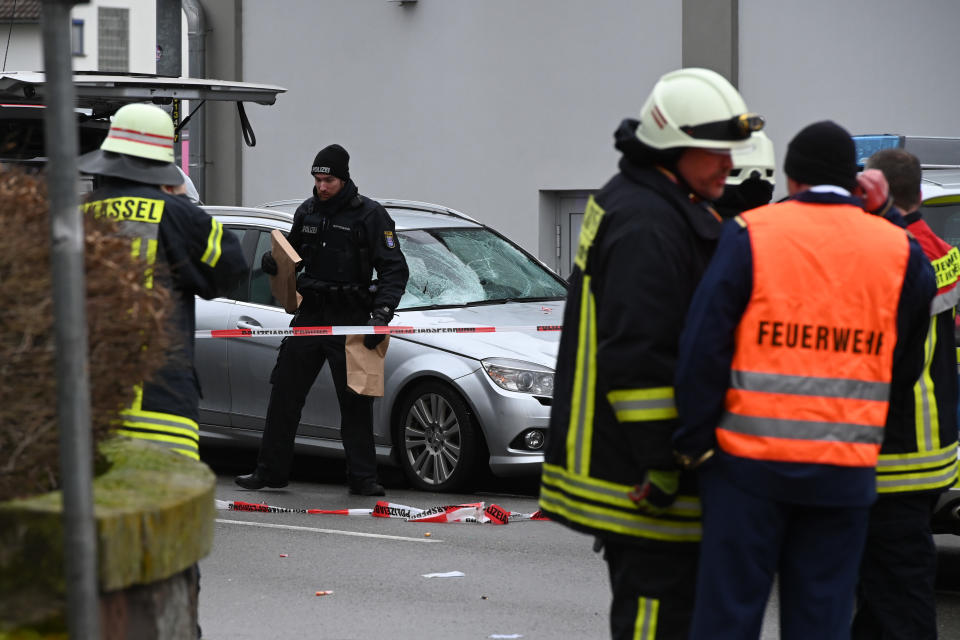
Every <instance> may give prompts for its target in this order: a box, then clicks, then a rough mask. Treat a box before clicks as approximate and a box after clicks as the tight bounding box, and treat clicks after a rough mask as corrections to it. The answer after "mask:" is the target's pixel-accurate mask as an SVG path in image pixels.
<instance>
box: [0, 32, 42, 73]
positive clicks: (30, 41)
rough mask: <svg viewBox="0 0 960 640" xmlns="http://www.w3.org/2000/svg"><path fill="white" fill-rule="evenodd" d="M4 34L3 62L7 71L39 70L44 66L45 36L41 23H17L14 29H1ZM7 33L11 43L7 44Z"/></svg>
mask: <svg viewBox="0 0 960 640" xmlns="http://www.w3.org/2000/svg"><path fill="white" fill-rule="evenodd" d="M0 32H2V35H3V36H4V37H3V38H2V40H0V42H3V47H4V51H3V58H4V62H3V64H2V67H3V70H5V71H39V70H41V69H42V68H43V36H42V35H41V33H40V25H39V24H17V25H14V27H13V29H10V27H9V26H8V27H7V29H6V30H3V29H0ZM7 33H9V34H10V44H9V46H7V38H6V37H5V36H6V35H7Z"/></svg>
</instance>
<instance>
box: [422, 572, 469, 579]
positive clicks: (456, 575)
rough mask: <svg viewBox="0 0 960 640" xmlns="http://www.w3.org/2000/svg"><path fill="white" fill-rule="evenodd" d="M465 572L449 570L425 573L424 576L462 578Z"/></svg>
mask: <svg viewBox="0 0 960 640" xmlns="http://www.w3.org/2000/svg"><path fill="white" fill-rule="evenodd" d="M464 575H466V574H465V573H463V571H447V572H446V573H424V574H423V577H424V578H462V577H463V576H464Z"/></svg>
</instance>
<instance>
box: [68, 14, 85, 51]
mask: <svg viewBox="0 0 960 640" xmlns="http://www.w3.org/2000/svg"><path fill="white" fill-rule="evenodd" d="M70 50H71V51H72V52H73V55H75V56H82V55H83V20H74V21H73V23H72V24H71V26H70Z"/></svg>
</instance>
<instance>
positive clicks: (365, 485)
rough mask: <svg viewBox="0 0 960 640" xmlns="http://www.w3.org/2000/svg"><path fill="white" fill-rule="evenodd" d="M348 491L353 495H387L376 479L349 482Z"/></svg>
mask: <svg viewBox="0 0 960 640" xmlns="http://www.w3.org/2000/svg"><path fill="white" fill-rule="evenodd" d="M350 493H352V494H353V495H355V496H385V495H387V492H386V490H384V488H383V485H382V484H380V483H379V482H377V481H376V480H364V481H361V482H357V483H356V484H354V483H353V482H351V483H350Z"/></svg>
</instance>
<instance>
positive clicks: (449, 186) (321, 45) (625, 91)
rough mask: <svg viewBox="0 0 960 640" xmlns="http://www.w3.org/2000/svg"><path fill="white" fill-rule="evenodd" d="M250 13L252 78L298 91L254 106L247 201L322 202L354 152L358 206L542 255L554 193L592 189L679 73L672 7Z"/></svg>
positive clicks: (370, 7) (246, 43) (495, 1)
mask: <svg viewBox="0 0 960 640" xmlns="http://www.w3.org/2000/svg"><path fill="white" fill-rule="evenodd" d="M282 6H283V11H282V12H281V11H277V5H276V4H274V3H265V2H256V1H253V2H244V3H243V7H242V11H243V16H242V32H243V78H244V79H246V80H250V81H258V82H270V83H273V84H278V85H280V86H283V87H286V88H287V89H288V92H287V93H285V94H282V95H281V96H280V97H279V98H278V100H277V103H276V104H275V105H273V106H271V107H258V106H255V105H251V106H249V107H247V113H248V115H249V116H250V120H251V122H252V124H253V127H254V130H255V132H256V135H257V146H256V147H255V148H253V149H245V152H244V157H243V203H244V204H248V205H256V204H260V203H262V202H265V201H268V200H274V199H282V198H302V197H306V196H308V195H309V194H310V189H311V187H312V180H311V178H310V175H309V167H310V163H311V161H312V160H313V156H314V155H315V154H316V152H317V150H319V149H320V148H321V147H323V146H324V145H327V144H329V143H332V142H337V143H340V144H342V145H343V146H344V147H346V149H347V150H348V151H349V152H350V154H351V175H352V176H353V177H354V179H355V181H356V183H357V184H358V186H359V188H360V191H361V193H364V194H367V195H371V196H381V197H394V198H405V199H412V200H425V201H429V202H436V203H442V204H445V205H447V206H450V207H453V208H456V209H460V210H462V211H464V212H465V213H468V214H470V215H472V216H474V217H476V218H478V219H480V220H482V221H483V222H486V223H487V224H490V225H492V226H494V227H495V228H497V229H499V230H500V231H502V232H505V233H507V234H509V235H510V236H511V237H513V238H514V239H516V240H517V241H519V242H520V243H521V244H523V245H524V246H525V247H526V248H527V249H528V250H531V251H533V252H534V253H538V235H540V233H539V222H538V215H539V214H538V211H539V207H540V195H539V194H540V191H541V190H559V189H563V190H568V189H577V190H578V189H594V188H597V187H599V186H601V185H602V184H603V183H604V182H605V181H606V180H607V179H608V178H609V177H610V176H611V175H612V174H613V173H614V172H615V170H616V162H617V158H618V154H617V152H616V151H615V150H614V149H613V136H612V134H613V131H614V129H615V128H616V126H617V125H618V124H619V122H620V120H621V119H622V118H623V117H628V116H635V114H636V113H637V112H638V111H639V108H640V106H641V103H642V102H643V99H644V97H645V96H646V93H647V92H648V91H649V89H650V86H651V85H652V84H653V83H654V82H655V81H656V79H657V78H658V77H659V76H660V75H661V74H663V73H665V72H666V71H669V70H671V69H674V68H676V67H678V66H679V65H680V59H681V57H680V54H681V50H680V44H681V43H680V33H681V22H680V19H681V15H680V7H681V3H680V2H676V1H675V0H645V1H644V2H636V1H633V0H618V1H610V0H605V1H601V0H591V1H590V2H582V1H574V0H524V1H523V2H517V1H516V0H483V1H475V0H420V1H419V2H417V3H415V4H412V5H400V4H398V3H397V2H387V1H386V0H363V1H362V2H357V1H352V0H321V1H318V0H285V1H284V2H283V5H282Z"/></svg>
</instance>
